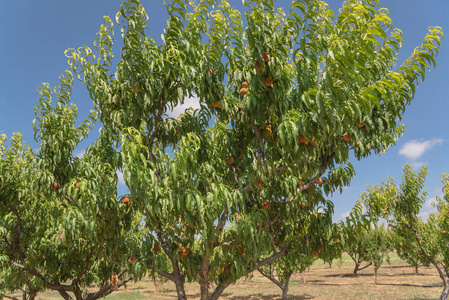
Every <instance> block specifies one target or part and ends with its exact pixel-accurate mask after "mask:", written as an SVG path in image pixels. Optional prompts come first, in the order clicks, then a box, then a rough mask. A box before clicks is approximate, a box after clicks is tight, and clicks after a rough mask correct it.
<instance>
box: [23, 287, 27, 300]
mask: <svg viewBox="0 0 449 300" xmlns="http://www.w3.org/2000/svg"><path fill="white" fill-rule="evenodd" d="M26 290H27V285H26V284H24V285H23V294H22V299H23V300H27V292H26Z"/></svg>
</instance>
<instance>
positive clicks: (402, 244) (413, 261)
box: [389, 224, 430, 274]
mask: <svg viewBox="0 0 449 300" xmlns="http://www.w3.org/2000/svg"><path fill="white" fill-rule="evenodd" d="M389 225H391V227H392V230H391V234H392V239H393V243H394V248H395V250H396V254H397V255H398V256H399V258H401V259H403V260H405V261H406V262H407V263H408V264H409V265H410V266H412V267H413V272H414V273H415V274H419V267H421V266H425V267H428V266H429V265H430V262H429V261H428V260H427V259H426V258H425V256H423V254H422V252H421V251H420V249H419V246H418V243H417V242H416V239H415V238H414V235H413V233H412V232H409V231H406V232H404V230H399V234H397V233H396V229H397V227H396V226H395V225H393V224H389ZM393 226H394V227H393Z"/></svg>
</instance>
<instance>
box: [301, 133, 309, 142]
mask: <svg viewBox="0 0 449 300" xmlns="http://www.w3.org/2000/svg"><path fill="white" fill-rule="evenodd" d="M299 141H300V142H301V143H307V142H309V140H308V139H307V138H306V137H305V136H304V135H301V136H300V137H299Z"/></svg>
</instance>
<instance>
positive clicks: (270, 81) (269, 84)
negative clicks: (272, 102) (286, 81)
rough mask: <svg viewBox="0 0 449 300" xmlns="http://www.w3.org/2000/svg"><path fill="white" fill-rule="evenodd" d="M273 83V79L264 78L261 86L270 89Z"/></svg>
mask: <svg viewBox="0 0 449 300" xmlns="http://www.w3.org/2000/svg"><path fill="white" fill-rule="evenodd" d="M273 81H274V80H273V78H270V77H266V78H265V81H264V83H263V84H265V86H268V87H270V86H271V85H272V84H273Z"/></svg>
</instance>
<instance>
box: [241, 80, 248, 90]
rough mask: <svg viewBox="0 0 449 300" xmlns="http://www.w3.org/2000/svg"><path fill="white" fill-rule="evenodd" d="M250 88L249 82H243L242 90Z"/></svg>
mask: <svg viewBox="0 0 449 300" xmlns="http://www.w3.org/2000/svg"><path fill="white" fill-rule="evenodd" d="M248 87H249V83H248V81H243V82H242V88H245V89H247V88H248Z"/></svg>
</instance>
